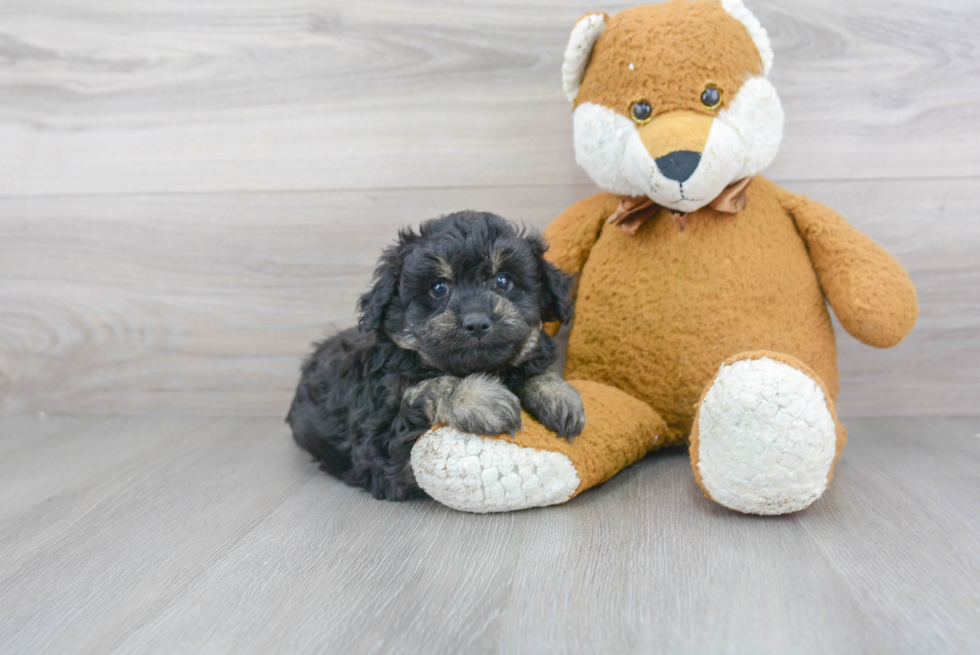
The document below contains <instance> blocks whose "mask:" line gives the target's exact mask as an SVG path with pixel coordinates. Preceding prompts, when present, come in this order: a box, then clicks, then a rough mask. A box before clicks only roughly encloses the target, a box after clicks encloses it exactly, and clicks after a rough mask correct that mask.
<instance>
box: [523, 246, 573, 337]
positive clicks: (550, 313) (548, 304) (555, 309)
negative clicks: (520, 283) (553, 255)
mask: <svg viewBox="0 0 980 655" xmlns="http://www.w3.org/2000/svg"><path fill="white" fill-rule="evenodd" d="M527 241H528V243H529V244H530V245H531V250H532V252H534V257H535V259H536V260H537V263H538V281H539V282H540V284H541V320H542V321H544V322H545V323H548V322H550V321H560V322H562V323H566V322H568V320H569V319H571V318H572V276H571V275H568V274H567V273H564V272H563V271H562V270H561V269H559V268H558V267H557V266H555V265H554V264H552V263H551V262H549V261H548V260H547V259H545V258H544V253H545V252H546V251H547V250H548V244H547V243H545V240H544V238H543V237H541V236H540V235H532V236H528V237H527Z"/></svg>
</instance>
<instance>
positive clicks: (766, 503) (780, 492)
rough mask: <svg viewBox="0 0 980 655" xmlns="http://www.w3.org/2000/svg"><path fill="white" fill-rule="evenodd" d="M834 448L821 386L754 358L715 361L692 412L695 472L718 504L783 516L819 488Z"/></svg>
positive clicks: (798, 373)
mask: <svg viewBox="0 0 980 655" xmlns="http://www.w3.org/2000/svg"><path fill="white" fill-rule="evenodd" d="M836 450H837V434H836V426H835V423H834V419H833V416H831V414H830V410H829V409H828V407H827V399H826V398H825V396H824V393H823V390H821V389H820V386H819V385H818V384H817V383H816V382H815V381H814V380H813V379H812V378H810V376H808V375H807V374H805V373H804V372H803V371H800V370H798V369H796V368H793V367H792V366H790V365H789V364H784V363H782V362H777V361H775V360H773V359H769V358H762V359H752V360H742V361H738V362H735V363H734V364H731V365H729V366H723V367H722V369H721V371H720V372H719V373H718V376H717V377H716V378H715V382H714V384H713V385H712V386H711V389H709V390H708V393H707V394H706V395H705V397H704V400H703V401H702V403H701V408H700V410H699V413H698V463H697V466H698V471H699V472H700V474H701V481H702V483H703V484H704V487H705V489H707V491H708V493H709V494H710V495H711V498H713V499H714V500H715V501H717V502H718V503H721V504H722V505H724V506H725V507H728V508H730V509H734V510H738V511H740V512H746V513H749V514H788V513H790V512H796V511H799V510H801V509H804V508H806V507H808V506H809V505H810V504H811V503H812V502H813V501H815V500H816V499H817V498H819V497H820V494H822V493H823V492H824V489H826V488H827V476H828V474H829V473H830V467H831V465H832V464H833V461H834V455H835V453H836Z"/></svg>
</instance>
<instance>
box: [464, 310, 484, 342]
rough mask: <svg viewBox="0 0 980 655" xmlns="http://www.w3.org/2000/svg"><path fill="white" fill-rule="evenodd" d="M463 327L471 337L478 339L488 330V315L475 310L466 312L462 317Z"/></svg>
mask: <svg viewBox="0 0 980 655" xmlns="http://www.w3.org/2000/svg"><path fill="white" fill-rule="evenodd" d="M462 323H463V329H464V330H465V331H466V333H467V334H468V335H470V336H471V337H476V338H477V339H479V338H480V337H482V336H483V335H485V334H486V333H487V331H489V330H490V317H489V316H487V315H486V314H478V313H476V312H473V313H470V314H466V315H464V316H463V318H462Z"/></svg>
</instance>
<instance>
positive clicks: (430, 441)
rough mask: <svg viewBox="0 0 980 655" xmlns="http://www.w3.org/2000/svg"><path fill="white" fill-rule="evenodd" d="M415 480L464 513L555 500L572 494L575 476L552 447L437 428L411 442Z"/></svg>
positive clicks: (540, 504) (553, 502)
mask: <svg viewBox="0 0 980 655" xmlns="http://www.w3.org/2000/svg"><path fill="white" fill-rule="evenodd" d="M411 464H412V471H413V473H414V474H415V481H416V483H418V485H419V487H421V488H422V489H423V490H424V491H425V492H426V493H427V494H429V496H431V497H432V498H434V499H435V500H437V501H439V502H440V503H442V504H443V505H446V506H448V507H452V508H453V509H457V510H460V511H464V512H479V513H485V512H508V511H512V510H518V509H527V508H529V507H543V506H546V505H556V504H559V503H563V502H565V501H567V500H568V499H569V498H571V496H572V494H574V493H575V491H576V490H577V489H578V487H579V484H580V482H581V481H580V479H579V476H578V472H577V471H576V470H575V466H574V465H573V464H572V461H571V460H570V459H569V458H568V457H567V456H565V455H563V454H561V453H556V452H549V451H544V450H537V449H535V448H525V447H521V446H518V445H517V444H515V443H511V442H509V441H506V440H503V439H494V438H489V437H481V436H478V435H475V434H468V433H465V432H460V431H458V430H454V429H453V428H450V427H440V428H436V429H434V430H429V431H428V432H426V433H425V434H423V435H422V436H421V437H420V438H419V440H418V441H417V442H416V443H415V445H414V446H413V447H412V456H411Z"/></svg>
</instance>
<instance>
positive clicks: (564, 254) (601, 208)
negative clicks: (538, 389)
mask: <svg viewBox="0 0 980 655" xmlns="http://www.w3.org/2000/svg"><path fill="white" fill-rule="evenodd" d="M619 201H620V198H619V196H616V195H613V194H612V193H597V194H595V195H593V196H589V197H588V198H585V199H583V200H579V201H578V202H577V203H575V204H574V205H572V206H571V207H569V208H568V209H566V210H565V211H563V212H562V213H561V214H560V215H559V216H558V218H556V219H555V220H554V221H552V222H551V225H549V226H548V227H547V228H546V229H545V231H544V238H545V240H546V241H547V242H548V252H547V253H545V258H546V259H547V260H548V261H550V262H551V263H552V264H554V265H555V266H557V267H558V268H560V269H561V270H563V271H565V272H566V273H569V274H571V275H577V274H579V273H581V272H582V268H584V267H585V262H586V261H587V260H588V259H589V253H590V252H591V251H592V246H594V245H595V242H596V241H597V240H598V238H599V232H600V231H601V230H602V224H603V223H605V221H606V219H607V218H609V217H610V216H612V214H613V212H615V211H616V208H617V207H618V206H619ZM574 294H575V289H574V288H573V289H572V295H573V296H574ZM559 327H560V324H559V323H558V322H557V321H556V322H553V323H548V324H547V325H545V330H546V331H547V332H548V333H549V334H551V335H552V336H554V335H555V334H556V333H557V332H558V328H559Z"/></svg>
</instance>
